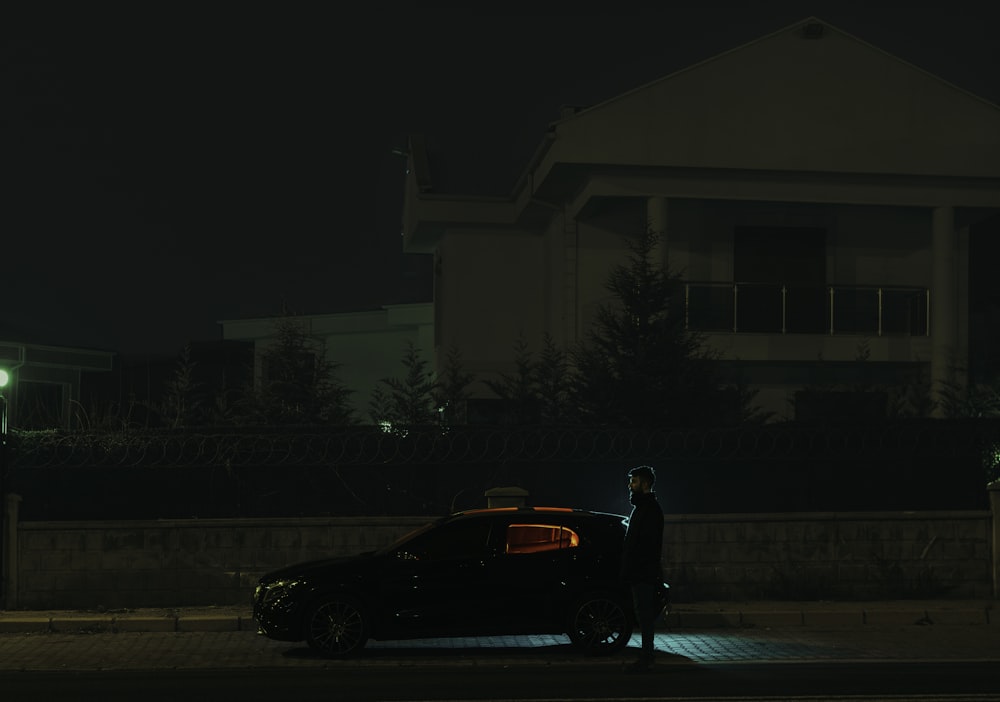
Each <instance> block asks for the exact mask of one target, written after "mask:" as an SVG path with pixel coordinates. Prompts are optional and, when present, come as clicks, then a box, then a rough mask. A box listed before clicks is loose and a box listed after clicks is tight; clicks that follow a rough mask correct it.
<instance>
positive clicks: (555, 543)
mask: <svg viewBox="0 0 1000 702" xmlns="http://www.w3.org/2000/svg"><path fill="white" fill-rule="evenodd" d="M579 545H580V536H579V535H578V534H577V533H576V532H575V531H573V530H572V529H568V528H566V527H563V526H556V525H553V524H511V525H510V526H508V527H507V546H506V549H505V551H506V553H543V552H545V551H558V550H560V549H564V548H576V547H577V546H579Z"/></svg>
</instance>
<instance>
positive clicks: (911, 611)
mask: <svg viewBox="0 0 1000 702" xmlns="http://www.w3.org/2000/svg"><path fill="white" fill-rule="evenodd" d="M998 604H1000V603H998V602H997V601H994V600H894V601H883V602H700V603H691V604H677V605H675V606H674V607H673V609H672V611H671V612H670V615H669V616H668V617H667V618H666V620H665V621H661V622H660V624H661V628H662V629H665V630H684V629H715V628H744V629H746V628H773V627H798V626H803V627H810V628H816V627H820V628H842V627H846V628H858V627H870V626H887V625H888V626H905V625H911V624H913V625H931V624H943V625H959V624H968V625H985V626H993V627H996V630H997V631H998V632H1000V608H998ZM79 631H83V632H90V633H98V632H111V633H124V632H141V631H148V632H172V631H191V632H194V631H216V632H218V631H256V625H255V624H254V622H253V617H252V613H251V611H250V608H249V607H245V606H218V607H176V608H150V609H130V610H110V611H101V612H98V611H79V610H44V611H16V610H0V634H4V633H25V632H79Z"/></svg>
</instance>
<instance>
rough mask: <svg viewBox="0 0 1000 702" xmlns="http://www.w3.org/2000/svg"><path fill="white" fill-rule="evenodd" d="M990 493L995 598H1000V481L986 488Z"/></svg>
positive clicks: (995, 481)
mask: <svg viewBox="0 0 1000 702" xmlns="http://www.w3.org/2000/svg"><path fill="white" fill-rule="evenodd" d="M986 489H987V490H989V491H990V514H991V516H992V518H993V519H992V522H993V558H992V566H993V597H995V598H1000V480H994V481H993V482H992V483H990V484H989V485H987V486H986Z"/></svg>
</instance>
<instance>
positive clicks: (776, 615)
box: [658, 607, 1000, 629]
mask: <svg viewBox="0 0 1000 702" xmlns="http://www.w3.org/2000/svg"><path fill="white" fill-rule="evenodd" d="M991 614H992V616H991ZM658 623H659V625H660V626H659V627H658V628H661V629H662V628H666V629H673V628H679V629H711V628H784V627H799V626H802V627H811V628H862V627H866V626H911V625H917V626H925V625H935V624H937V625H944V626H952V625H972V626H976V625H995V626H1000V615H997V614H993V613H991V608H990V607H982V608H979V607H968V608H955V609H951V608H945V609H925V608H917V607H915V608H912V609H907V608H901V609H884V610H882V609H857V610H833V609H831V610H825V609H820V610H811V609H787V610H754V609H751V610H732V611H727V610H720V611H714V612H713V611H703V610H702V611H683V610H680V611H676V610H675V611H672V612H670V614H668V615H667V616H666V617H665V618H663V619H661V620H660V622H658Z"/></svg>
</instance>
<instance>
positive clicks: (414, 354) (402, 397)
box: [370, 341, 438, 427]
mask: <svg viewBox="0 0 1000 702" xmlns="http://www.w3.org/2000/svg"><path fill="white" fill-rule="evenodd" d="M402 363H403V368H404V369H406V375H405V376H404V377H403V378H402V379H400V378H396V377H390V378H382V379H381V380H380V381H379V383H380V385H379V386H378V387H377V388H376V392H375V395H373V403H372V405H370V410H371V413H372V414H373V420H374V421H375V422H376V423H377V424H383V423H385V422H388V423H390V424H392V425H403V426H407V427H414V426H429V425H432V424H437V423H438V412H437V407H438V405H437V402H436V401H435V393H436V392H437V390H438V383H437V382H436V381H435V379H434V373H433V371H431V370H429V369H428V368H427V365H428V363H427V361H426V360H424V359H423V358H421V356H420V351H419V349H417V347H416V345H415V344H414V343H413V342H412V341H407V342H406V346H405V347H404V349H403V361H402ZM376 399H377V400H378V403H376V402H375V401H376ZM376 404H378V405H380V406H376ZM379 414H383V415H387V416H382V417H381V418H376V417H377V416H378V415H379Z"/></svg>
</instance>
